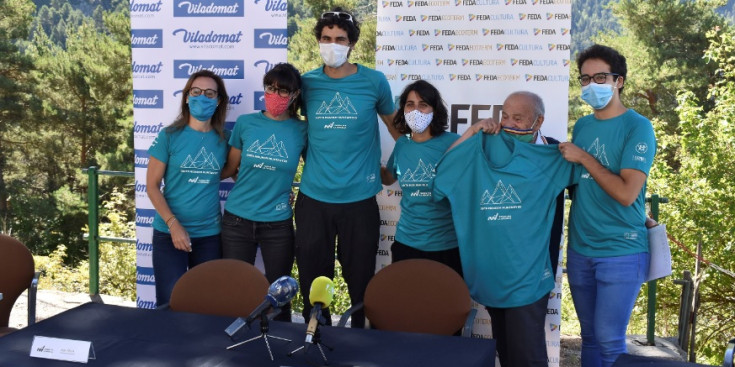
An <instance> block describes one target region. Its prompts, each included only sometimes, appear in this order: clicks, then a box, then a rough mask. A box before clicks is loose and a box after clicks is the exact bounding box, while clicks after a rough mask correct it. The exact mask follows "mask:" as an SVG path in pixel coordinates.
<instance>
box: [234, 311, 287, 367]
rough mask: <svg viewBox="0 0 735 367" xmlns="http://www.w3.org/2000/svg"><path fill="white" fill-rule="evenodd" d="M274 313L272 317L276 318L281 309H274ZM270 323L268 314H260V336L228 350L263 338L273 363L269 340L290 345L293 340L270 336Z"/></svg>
mask: <svg viewBox="0 0 735 367" xmlns="http://www.w3.org/2000/svg"><path fill="white" fill-rule="evenodd" d="M273 311H274V312H273V313H272V315H274V316H275V315H278V313H280V312H281V309H280V308H274V309H273ZM269 321H270V318H269V317H268V315H266V312H263V313H261V314H260V335H258V336H255V337H252V338H250V339H248V340H245V341H242V342H239V343H237V344H233V345H230V346H229V347H227V349H228V350H230V349H233V348H237V347H239V346H241V345H243V344H247V343H250V342H252V341H255V340H258V339H260V338H263V340H265V347H266V348H267V349H268V355H270V357H271V361H272V360H273V352H272V351H271V345H270V343H269V342H268V338H273V339H278V340H283V341H287V342H289V343H290V342H291V339H286V338H282V337H280V336H274V335H269V334H268V330H269V329H270V326H269V323H268V322H269Z"/></svg>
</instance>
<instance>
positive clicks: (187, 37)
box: [173, 28, 242, 43]
mask: <svg viewBox="0 0 735 367" xmlns="http://www.w3.org/2000/svg"><path fill="white" fill-rule="evenodd" d="M179 34H180V35H181V37H182V41H183V42H184V43H240V42H242V31H239V32H237V33H215V32H214V31H209V32H206V31H189V30H187V29H184V28H179V29H177V30H175V31H173V35H174V36H178V35H179Z"/></svg>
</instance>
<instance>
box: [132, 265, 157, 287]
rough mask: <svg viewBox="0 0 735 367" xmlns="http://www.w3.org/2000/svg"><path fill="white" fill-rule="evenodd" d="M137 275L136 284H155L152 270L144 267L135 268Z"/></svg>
mask: <svg viewBox="0 0 735 367" xmlns="http://www.w3.org/2000/svg"><path fill="white" fill-rule="evenodd" d="M135 268H136V270H137V273H138V279H137V282H136V283H138V284H142V285H154V284H155V283H156V276H155V275H153V268H149V267H144V266H136V267H135Z"/></svg>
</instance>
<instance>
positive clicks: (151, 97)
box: [133, 89, 163, 108]
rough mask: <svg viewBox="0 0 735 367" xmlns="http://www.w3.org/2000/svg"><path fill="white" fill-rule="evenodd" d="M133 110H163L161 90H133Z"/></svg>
mask: <svg viewBox="0 0 735 367" xmlns="http://www.w3.org/2000/svg"><path fill="white" fill-rule="evenodd" d="M133 108H163V90H139V89H133Z"/></svg>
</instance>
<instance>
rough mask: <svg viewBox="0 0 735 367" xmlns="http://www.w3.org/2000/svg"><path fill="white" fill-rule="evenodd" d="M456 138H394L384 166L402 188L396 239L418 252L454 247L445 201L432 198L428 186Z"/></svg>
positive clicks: (444, 135)
mask: <svg viewBox="0 0 735 367" xmlns="http://www.w3.org/2000/svg"><path fill="white" fill-rule="evenodd" d="M457 139H459V135H457V134H455V133H450V132H445V133H442V134H441V135H439V136H435V137H433V138H431V139H429V140H427V141H425V142H421V143H417V142H415V141H412V140H411V139H410V138H408V137H406V136H401V137H400V138H398V141H396V146H395V148H393V153H392V154H391V156H390V158H389V159H388V164H387V166H386V168H387V169H388V171H389V172H391V174H392V175H393V177H395V178H396V179H398V184H399V186H400V187H401V190H402V191H403V195H402V196H401V217H400V218H399V220H398V226H397V228H396V241H398V242H401V243H403V244H405V245H408V246H411V247H413V248H416V249H419V250H422V251H442V250H448V249H452V248H455V247H457V234H456V233H455V232H454V224H453V223H452V213H451V211H450V209H449V201H448V200H446V199H444V200H439V201H436V200H434V199H433V197H432V193H431V186H430V184H431V181H432V180H433V179H434V176H435V175H436V173H435V170H434V167H435V166H436V164H437V162H439V159H440V158H441V157H442V156H443V155H444V152H446V151H447V148H449V146H450V145H452V143H454V142H455V141H456V140H457Z"/></svg>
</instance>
